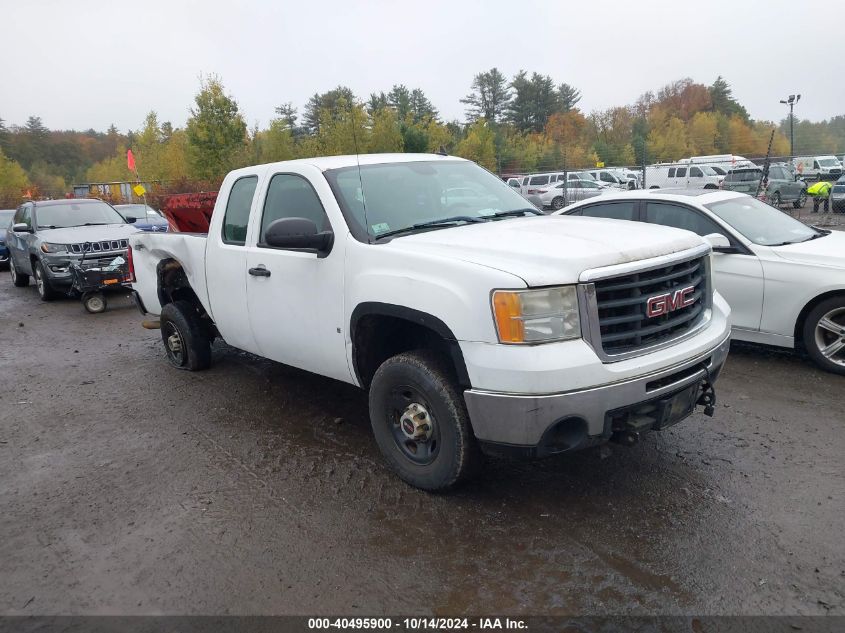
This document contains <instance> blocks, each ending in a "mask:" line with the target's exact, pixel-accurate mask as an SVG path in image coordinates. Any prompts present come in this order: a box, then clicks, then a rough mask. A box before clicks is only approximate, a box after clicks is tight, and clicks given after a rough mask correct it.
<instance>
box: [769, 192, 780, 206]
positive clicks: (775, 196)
mask: <svg viewBox="0 0 845 633" xmlns="http://www.w3.org/2000/svg"><path fill="white" fill-rule="evenodd" d="M770 200H771V202H770V203H769V204H771V205H772V206H773V207H775V208H776V209H777V208H779V207H780V192H779V191H775V192H774V193H773V194H772V197H771V198H770Z"/></svg>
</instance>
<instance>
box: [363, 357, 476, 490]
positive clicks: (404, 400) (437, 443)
mask: <svg viewBox="0 0 845 633" xmlns="http://www.w3.org/2000/svg"><path fill="white" fill-rule="evenodd" d="M453 374H454V372H453V371H452V370H451V367H450V366H449V365H448V363H447V362H446V361H445V360H444V359H443V358H442V357H441V356H439V355H438V354H436V353H434V352H432V351H429V350H417V351H413V352H405V353H402V354H398V355H396V356H394V357H393V358H389V359H388V360H386V361H385V362H384V363H382V365H381V367H379V368H378V371H376V374H375V376H374V377H373V381H372V384H371V385H370V421H371V423H372V426H373V435H374V436H375V439H376V442H377V443H378V445H379V448H380V449H381V452H382V455H384V458H385V460H387V462H388V464H389V465H390V467H391V468H392V469H393V471H394V472H395V473H396V474H397V475H399V477H401V478H402V479H403V480H405V481H406V482H407V483H409V484H411V485H412V486H415V487H417V488H422V489H423V490H430V491H436V490H445V489H446V488H450V487H452V486H454V485H456V484H458V483H460V482H462V481H465V480H466V479H468V478H469V477H470V476H471V475H473V474H474V473H475V471H476V470H477V468H478V466H479V464H480V461H481V454H480V451H479V448H478V445H477V442H476V440H475V437H474V435H473V433H472V428H471V426H470V422H469V415H468V413H467V410H466V404H465V403H464V399H463V395H462V394H461V391H460V388H459V387H458V386H457V383H456V381H455V378H454V376H453Z"/></svg>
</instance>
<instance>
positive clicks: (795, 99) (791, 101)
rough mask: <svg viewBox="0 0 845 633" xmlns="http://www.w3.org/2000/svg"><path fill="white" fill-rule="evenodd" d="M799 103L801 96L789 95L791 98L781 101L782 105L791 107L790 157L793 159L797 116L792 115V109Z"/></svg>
mask: <svg viewBox="0 0 845 633" xmlns="http://www.w3.org/2000/svg"><path fill="white" fill-rule="evenodd" d="M799 101H801V95H789V98H787V99H781V100H780V102H781V103H782V104H784V105H788V106H789V156H790V157H791V158H795V132H794V127H795V125H794V124H795V115H793V114H792V108H793V107H795V104H796V103H798V102H799Z"/></svg>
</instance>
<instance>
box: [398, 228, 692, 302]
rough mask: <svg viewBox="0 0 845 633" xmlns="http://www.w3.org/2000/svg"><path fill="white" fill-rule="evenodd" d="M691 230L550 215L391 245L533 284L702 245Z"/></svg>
mask: <svg viewBox="0 0 845 633" xmlns="http://www.w3.org/2000/svg"><path fill="white" fill-rule="evenodd" d="M702 243H703V240H702V239H701V238H700V237H698V236H697V235H695V234H694V233H690V232H689V231H682V230H679V229H673V228H669V227H664V226H654V225H649V224H645V223H643V222H627V221H623V220H606V219H603V218H581V217H572V216H564V215H562V216H548V217H534V218H514V219H510V220H501V221H495V222H486V223H484V224H469V225H462V226H458V227H454V228H448V229H440V230H435V231H429V232H426V233H417V234H413V235H406V236H402V237H396V238H394V239H393V240H392V241H391V242H390V243H389V244H386V245H385V246H386V247H388V248H395V249H397V250H398V251H400V252H402V253H407V252H408V251H419V252H421V253H425V254H428V255H431V254H436V255H442V256H443V257H447V258H457V259H460V260H463V261H467V262H472V263H474V264H479V265H481V266H487V267H488V268H495V269H497V270H502V271H505V272H508V273H511V274H513V275H517V276H518V277H521V278H522V279H523V280H524V281H525V283H526V284H528V285H529V286H549V285H554V284H570V283H576V282H577V281H578V279H579V277H580V275H581V273H582V272H584V271H585V270H589V269H591V268H600V267H603V266H613V265H615V264H624V263H627V262H632V261H639V260H642V259H648V258H651V257H658V256H660V255H668V254H670V253H676V252H678V251H683V250H687V249H689V248H695V247H696V246H701V244H702Z"/></svg>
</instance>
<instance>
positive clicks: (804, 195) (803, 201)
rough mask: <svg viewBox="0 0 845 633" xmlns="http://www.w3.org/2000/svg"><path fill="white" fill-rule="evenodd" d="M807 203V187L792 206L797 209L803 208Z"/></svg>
mask: <svg viewBox="0 0 845 633" xmlns="http://www.w3.org/2000/svg"><path fill="white" fill-rule="evenodd" d="M805 204H807V190H806V189H804V190H802V191H801V193H799V194H798V199H797V200H796V201H795V202H793V203H792V206H793V207H794V208H796V209H803V208H804V205H805Z"/></svg>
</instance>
